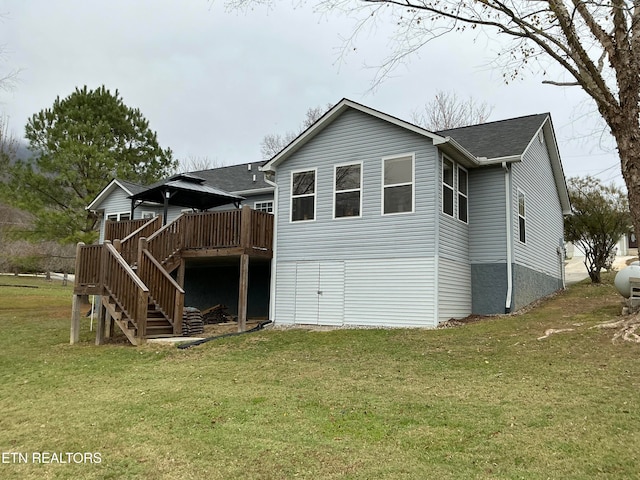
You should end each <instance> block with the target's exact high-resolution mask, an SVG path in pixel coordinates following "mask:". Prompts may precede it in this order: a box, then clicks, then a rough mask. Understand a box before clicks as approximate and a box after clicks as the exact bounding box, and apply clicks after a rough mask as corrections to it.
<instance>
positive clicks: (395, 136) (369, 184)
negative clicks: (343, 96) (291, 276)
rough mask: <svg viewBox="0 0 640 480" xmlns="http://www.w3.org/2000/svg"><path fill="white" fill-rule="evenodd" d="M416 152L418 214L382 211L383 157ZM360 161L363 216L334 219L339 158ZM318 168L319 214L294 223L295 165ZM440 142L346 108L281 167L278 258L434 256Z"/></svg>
mask: <svg viewBox="0 0 640 480" xmlns="http://www.w3.org/2000/svg"><path fill="white" fill-rule="evenodd" d="M401 154H415V163H414V177H415V182H414V195H415V204H414V205H415V207H414V212H413V213H407V214H398V215H386V216H383V215H381V201H382V158H383V157H386V156H393V155H401ZM349 162H354V163H356V162H362V169H363V182H362V193H361V195H362V211H361V215H362V216H361V217H359V218H340V219H334V218H333V190H334V186H333V181H334V165H336V164H344V163H349ZM314 168H315V169H317V170H316V200H315V201H316V218H315V220H314V221H307V222H291V221H290V217H291V211H290V206H291V200H290V195H291V172H292V171H295V170H298V171H299V170H305V169H314ZM436 179H437V170H436V149H435V148H434V147H433V145H432V144H431V142H430V141H429V140H427V139H425V138H424V137H422V136H420V135H417V134H415V133H413V132H410V131H407V130H405V129H402V128H400V127H396V126H394V125H391V124H389V123H387V122H384V121H382V120H380V119H377V118H374V117H371V116H368V115H366V114H364V113H362V112H358V111H354V110H348V111H346V112H345V113H344V114H343V115H341V116H340V117H339V118H337V119H336V120H335V121H334V122H333V123H332V124H331V125H329V126H327V128H326V129H325V130H324V131H323V132H321V133H320V134H319V135H318V136H317V137H315V138H314V139H312V140H310V141H309V143H307V144H306V145H304V146H303V147H302V148H301V149H300V150H299V151H298V152H296V153H295V154H294V155H293V156H292V157H290V158H289V159H287V161H286V162H284V163H283V164H282V165H280V166H279V167H278V168H277V171H276V182H277V183H278V195H279V198H278V199H277V208H278V215H277V221H278V225H277V231H278V238H277V251H278V260H279V261H293V260H301V259H305V260H312V259H316V260H320V259H328V258H331V259H334V260H339V259H342V260H344V259H356V258H367V259H372V258H389V257H396V258H397V257H402V258H405V257H406V258H410V257H425V256H433V255H434V251H435V223H436V222H435V212H436V196H435V184H436Z"/></svg>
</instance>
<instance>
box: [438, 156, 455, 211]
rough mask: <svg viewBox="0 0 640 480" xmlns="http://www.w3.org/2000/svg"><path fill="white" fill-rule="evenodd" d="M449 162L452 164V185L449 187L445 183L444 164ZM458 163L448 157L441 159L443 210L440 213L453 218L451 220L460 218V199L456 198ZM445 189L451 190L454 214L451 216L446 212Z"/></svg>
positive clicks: (441, 201)
mask: <svg viewBox="0 0 640 480" xmlns="http://www.w3.org/2000/svg"><path fill="white" fill-rule="evenodd" d="M445 160H446V161H448V162H450V163H451V176H452V178H451V185H449V184H448V183H445V181H444V162H445ZM456 165H457V164H456V162H454V161H453V159H451V158H449V157H448V156H447V155H445V154H442V158H441V159H440V188H441V189H440V203H441V204H442V206H441V208H440V212H442V214H443V215H446V216H447V217H451V218H456V217H457V216H458V201H457V200H458V199H457V196H456V190H457V188H456V181H457V174H456ZM444 188H448V189H449V190H451V197H452V198H451V203H452V206H451V208H452V212H451V215H449V214H448V213H447V212H445V211H444V190H443V189H444Z"/></svg>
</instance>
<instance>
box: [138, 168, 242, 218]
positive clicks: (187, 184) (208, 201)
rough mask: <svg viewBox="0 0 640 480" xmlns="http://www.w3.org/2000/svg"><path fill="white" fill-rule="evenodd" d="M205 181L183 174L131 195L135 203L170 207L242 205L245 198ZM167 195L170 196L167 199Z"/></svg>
mask: <svg viewBox="0 0 640 480" xmlns="http://www.w3.org/2000/svg"><path fill="white" fill-rule="evenodd" d="M204 182H205V179H204V178H200V177H197V176H195V175H191V174H186V173H181V174H178V175H174V176H173V177H170V178H169V179H167V180H163V181H161V182H158V183H155V184H153V185H151V186H149V187H148V188H146V189H144V190H143V191H141V192H138V193H136V194H134V195H131V196H130V197H129V198H131V199H132V200H133V201H136V200H138V201H144V202H155V203H160V204H164V203H165V199H167V198H168V204H169V205H177V206H180V207H186V208H193V209H196V210H208V209H210V208H214V207H218V206H220V205H227V204H229V203H236V204H237V203H240V202H241V201H242V200H244V197H241V196H239V195H234V194H232V193H229V192H225V191H224V190H220V189H219V188H215V187H211V186H209V185H205V184H204ZM167 195H169V196H168V197H167Z"/></svg>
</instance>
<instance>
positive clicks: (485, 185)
mask: <svg viewBox="0 0 640 480" xmlns="http://www.w3.org/2000/svg"><path fill="white" fill-rule="evenodd" d="M505 194H506V190H505V173H504V170H503V169H502V168H501V167H490V168H479V169H474V170H471V171H470V172H469V257H470V258H469V259H470V262H471V263H474V264H484V263H506V261H507V240H506V239H507V226H506V218H507V217H506V210H505Z"/></svg>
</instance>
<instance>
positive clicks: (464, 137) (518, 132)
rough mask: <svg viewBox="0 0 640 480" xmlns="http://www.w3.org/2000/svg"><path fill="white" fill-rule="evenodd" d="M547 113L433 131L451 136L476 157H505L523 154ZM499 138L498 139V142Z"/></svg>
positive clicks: (547, 115)
mask: <svg viewBox="0 0 640 480" xmlns="http://www.w3.org/2000/svg"><path fill="white" fill-rule="evenodd" d="M547 117H549V114H548V113H542V114H537V115H528V116H525V117H518V118H510V119H508V120H499V121H497V122H488V123H482V124H478V125H470V126H467V127H460V128H451V129H448V130H440V131H438V132H436V133H437V134H438V135H441V136H443V137H452V138H454V139H455V140H456V141H457V142H458V143H460V144H461V145H464V146H465V148H466V149H467V150H469V151H470V152H471V153H473V154H474V155H475V156H476V157H479V158H482V157H484V158H488V159H495V158H506V157H511V156H514V155H522V154H523V153H524V152H525V150H526V149H527V147H528V146H529V144H530V143H531V139H532V138H534V137H535V136H536V135H537V133H538V131H539V130H540V128H542V125H543V124H544V122H545V120H546V119H547ZM498 139H499V141H497V140H498Z"/></svg>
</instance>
